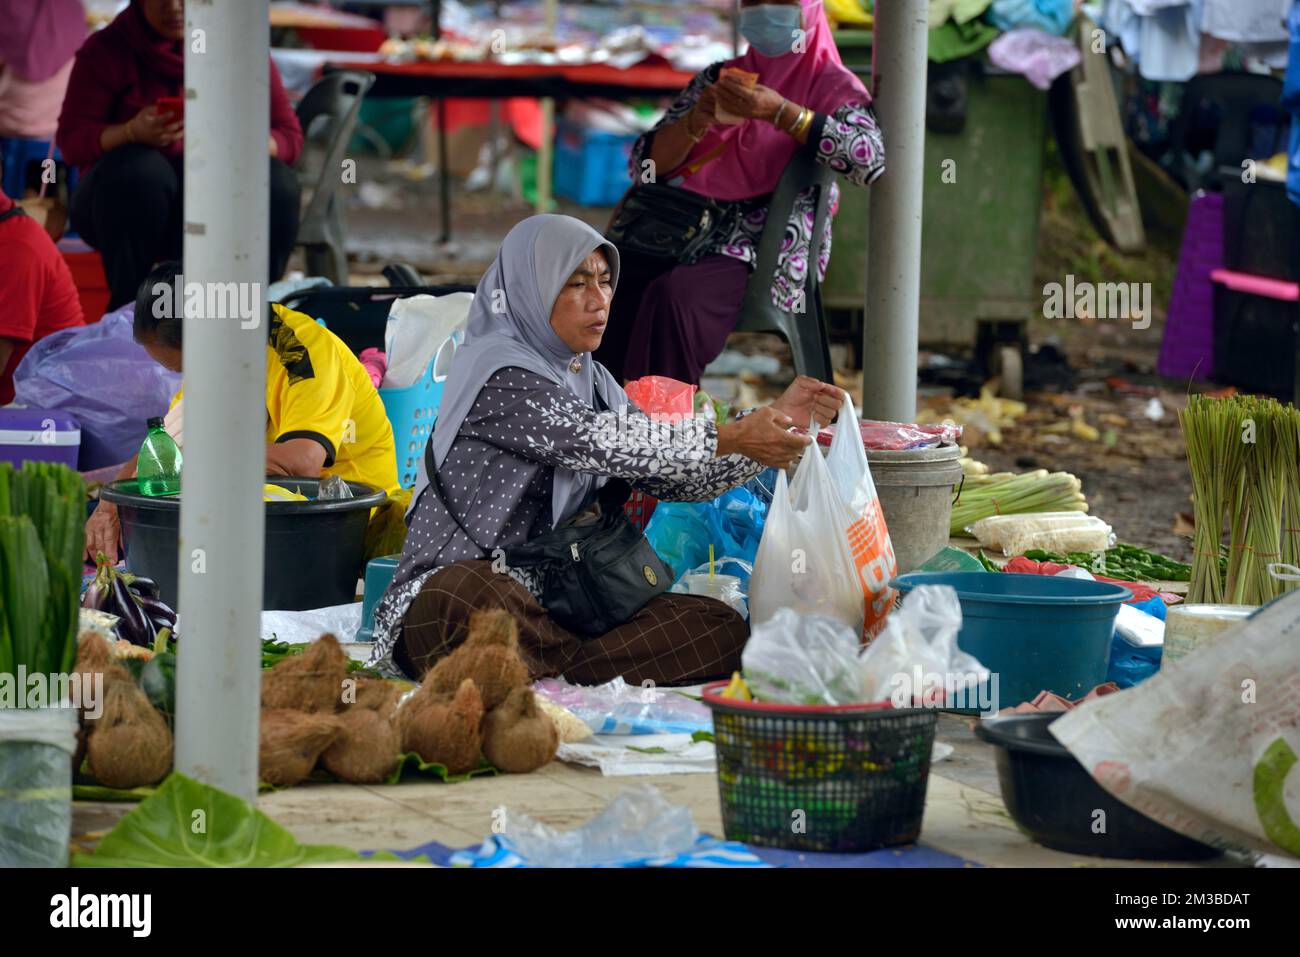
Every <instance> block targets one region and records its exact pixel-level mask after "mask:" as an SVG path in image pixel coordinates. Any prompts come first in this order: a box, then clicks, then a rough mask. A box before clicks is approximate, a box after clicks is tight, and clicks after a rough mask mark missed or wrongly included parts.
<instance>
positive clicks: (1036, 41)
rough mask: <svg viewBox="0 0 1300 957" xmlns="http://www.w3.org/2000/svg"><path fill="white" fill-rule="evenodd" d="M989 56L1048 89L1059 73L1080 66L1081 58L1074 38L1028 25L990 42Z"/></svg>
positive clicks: (995, 63)
mask: <svg viewBox="0 0 1300 957" xmlns="http://www.w3.org/2000/svg"><path fill="white" fill-rule="evenodd" d="M989 59H990V60H992V61H993V63H994V65H996V66H999V67H1001V68H1002V69H1004V70H1009V71H1010V72H1012V73H1020V74H1023V75H1024V76H1025V78H1026V79H1028V80H1029V82H1030V83H1032V84H1033V85H1034V86H1036V87H1038V88H1039V89H1040V90H1046V89H1047V88H1048V87H1050V86H1051V85H1052V81H1053V80H1055V79H1056V78H1057V77H1058V76H1060V75H1061V74H1062V73H1068V72H1069V71H1070V70H1073V69H1074V68H1075V67H1076V66H1078V65H1079V60H1080V59H1081V57H1080V56H1079V50H1078V48H1077V47H1075V45H1074V42H1073V41H1071V40H1067V39H1066V38H1065V37H1054V36H1052V35H1051V34H1050V33H1044V32H1043V31H1042V30H1035V29H1032V28H1027V27H1026V28H1021V29H1018V30H1009V31H1008V32H1006V33H1004V34H1002V36H1000V37H998V38H997V39H996V40H994V41H993V42H992V43H991V44H990V45H989Z"/></svg>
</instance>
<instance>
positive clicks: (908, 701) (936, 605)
mask: <svg viewBox="0 0 1300 957" xmlns="http://www.w3.org/2000/svg"><path fill="white" fill-rule="evenodd" d="M960 631H961V602H960V601H959V600H958V598H957V592H956V591H955V590H954V589H953V587H952V586H951V585H921V586H919V587H917V588H915V589H913V590H912V591H911V592H910V593H909V594H908V595H907V596H906V597H905V598H904V599H903V602H902V604H901V605H900V606H899V607H898V608H897V609H895V611H894V613H893V614H892V615H890V616H889V618H888V619H886V621H885V625H884V628H882V629H881V632H880V634H879V635H877V636H876V639H875V640H874V641H873V642H872V643H871V644H870V645H868V646H867V647H866V648H865V649H864V650H863V652H862V655H861V660H860V666H861V672H862V675H861V679H860V681H861V685H862V692H863V694H864V695H865V697H864V699H863V700H865V701H890V702H891V703H892V704H893V705H894V707H896V708H910V707H915V706H926V707H941V706H944V705H945V704H946V705H947V706H949V707H967V708H968V707H974V706H975V704H976V702H975V694H976V692H977V690H978V688H979V686H980V685H981V684H983V683H984V682H985V681H987V680H988V678H989V671H988V669H987V668H985V667H984V665H983V664H981V663H980V661H979V660H978V659H976V658H975V657H974V656H972V655H968V654H967V653H966V652H964V651H962V650H961V649H960V648H958V647H957V634H958V632H960ZM990 704H991V702H990Z"/></svg>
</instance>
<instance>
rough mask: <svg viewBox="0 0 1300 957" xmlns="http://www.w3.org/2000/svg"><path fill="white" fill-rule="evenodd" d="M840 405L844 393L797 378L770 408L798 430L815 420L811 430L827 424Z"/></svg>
mask: <svg viewBox="0 0 1300 957" xmlns="http://www.w3.org/2000/svg"><path fill="white" fill-rule="evenodd" d="M842 405H844V390H843V389H841V388H839V387H838V386H833V385H830V384H828V383H825V382H820V381H818V380H817V379H814V378H813V377H812V376H807V375H801V376H798V377H797V378H796V379H795V380H794V381H793V382H791V383H790V387H789V388H788V389H786V390H785V394H784V395H782V396H781V398H779V399H777V400H776V401H775V402H773V403H772V405H771V406H770V408H773V409H776V410H777V411H778V412H781V413H782V414H783V415H787V416H789V417H790V418H791V419H794V422H795V424H796V425H797V426H799V427H800V428H801V429H806V428H808V423H809V421H810V420H815V425H814V426H813V427H814V429H820V428H821V427H822V426H823V425H826V424H828V423H829V422H830V421H831V419H833V418H835V416H836V415H837V414H838V413H839V411H840V407H841V406H842Z"/></svg>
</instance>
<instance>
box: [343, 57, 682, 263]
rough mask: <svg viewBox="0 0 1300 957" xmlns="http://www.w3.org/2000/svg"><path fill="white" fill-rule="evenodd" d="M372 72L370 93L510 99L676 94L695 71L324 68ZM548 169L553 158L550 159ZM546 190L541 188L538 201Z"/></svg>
mask: <svg viewBox="0 0 1300 957" xmlns="http://www.w3.org/2000/svg"><path fill="white" fill-rule="evenodd" d="M333 70H368V71H369V72H371V73H373V74H375V84H374V86H372V87H371V88H370V91H369V93H368V95H369V96H393V97H396V96H427V97H430V98H432V99H435V100H439V101H441V100H444V99H448V98H450V97H484V98H505V97H517V96H529V97H545V98H552V99H562V98H564V97H570V96H579V97H605V98H607V99H629V98H631V97H637V96H673V95H675V94H677V93H679V92H680V91H681V90H682V89H683V88H685V86H686V84H687V83H689V82H690V81H691V78H692V76H693V74H691V73H685V72H683V71H681V70H678V69H675V68H674V67H673V66H672V65H671V64H669V63H668V61H667V60H665V59H664V58H663V57H659V56H655V55H651V56H649V57H647V58H646V59H644V60H642V61H641V62H640V63H637V64H635V65H633V66H630V67H627V68H625V69H620V68H618V67H615V66H610V65H609V64H606V63H587V64H581V65H563V64H556V65H545V64H533V63H520V64H503V63H495V62H490V61H456V60H419V61H416V62H414V63H390V62H388V61H387V60H384V59H382V58H378V57H377V58H376V59H375V60H374V61H366V60H354V59H349V60H348V61H347V62H346V63H339V64H337V65H335V64H330V63H326V64H325V66H324V68H323V71H324V72H331V71H333ZM443 117H444V111H443V110H442V109H441V108H439V109H438V125H439V138H438V139H439V144H440V145H439V153H440V156H439V160H438V177H439V193H440V196H441V203H440V205H441V207H442V217H441V218H442V223H441V226H442V236H441V241H442V242H447V241H448V240H450V238H451V188H450V184H449V181H448V179H447V176H446V168H447V157H446V153H445V149H446V142H447V137H446V129H445V125H444V123H443ZM550 149H551V143H550V131H549V130H544V131H543V137H542V150H541V151H540V152H545V153H547V154H549V151H550ZM544 165H546V166H547V167H549V165H550V164H549V162H548V163H545V164H544ZM541 195H542V193H541V191H540V190H539V200H540V197H541Z"/></svg>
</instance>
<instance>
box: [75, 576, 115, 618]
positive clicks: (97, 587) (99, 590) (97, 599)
mask: <svg viewBox="0 0 1300 957" xmlns="http://www.w3.org/2000/svg"><path fill="white" fill-rule="evenodd" d="M109 591H110V589H109V586H108V585H107V584H106V583H105V582H102V581H100V580H99V576H98V575H96V576H95V577H94V579H92V580H91V582H90V584H89V585H87V586H86V593H85V594H84V595H82V596H81V607H82V608H88V609H90V610H91V611H103V609H104V603H105V602H106V601H108V595H109Z"/></svg>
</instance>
